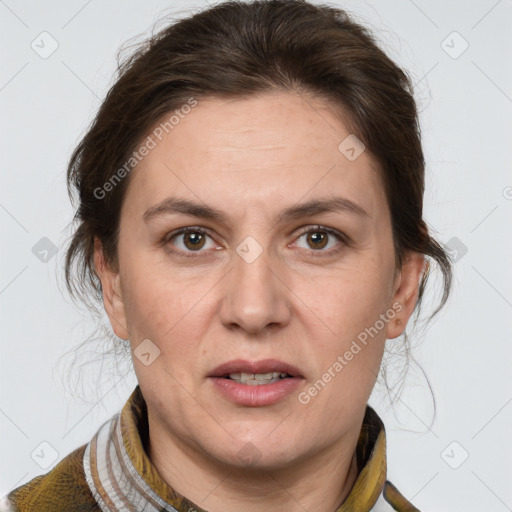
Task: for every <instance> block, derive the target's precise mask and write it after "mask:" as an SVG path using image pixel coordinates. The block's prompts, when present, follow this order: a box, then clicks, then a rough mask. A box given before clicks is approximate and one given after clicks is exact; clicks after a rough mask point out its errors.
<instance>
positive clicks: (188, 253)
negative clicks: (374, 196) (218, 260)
mask: <svg viewBox="0 0 512 512" xmlns="http://www.w3.org/2000/svg"><path fill="white" fill-rule="evenodd" d="M317 232H325V233H328V234H329V235H332V236H334V237H336V238H337V239H338V240H339V242H341V245H340V247H338V248H336V249H330V250H328V251H322V250H318V251H315V250H307V249H302V248H299V250H300V251H306V252H308V253H309V254H310V255H312V256H313V257H318V256H319V257H322V256H324V255H329V256H331V255H333V254H336V253H338V252H339V251H340V250H341V249H342V248H343V244H347V243H348V241H349V239H348V237H347V236H346V235H345V234H343V233H341V232H339V231H337V230H336V229H332V228H328V227H325V226H320V225H317V226H313V227H308V229H306V230H304V231H302V232H301V233H299V235H298V236H297V239H299V238H300V237H302V236H303V235H306V234H308V233H317ZM187 233H201V234H203V235H207V236H209V237H210V238H212V237H211V236H210V235H209V233H208V232H207V231H205V230H204V229H202V228H199V227H194V226H188V227H185V228H180V229H178V230H176V231H173V232H172V233H169V234H167V235H166V236H165V237H164V239H163V243H164V244H165V245H167V244H169V242H171V240H173V239H174V238H176V237H177V236H179V235H182V234H187ZM169 250H170V252H172V253H173V254H176V255H177V256H180V257H184V258H197V257H199V256H200V253H201V252H204V251H186V252H184V251H181V250H178V251H176V250H174V249H169ZM195 253H196V254H195Z"/></svg>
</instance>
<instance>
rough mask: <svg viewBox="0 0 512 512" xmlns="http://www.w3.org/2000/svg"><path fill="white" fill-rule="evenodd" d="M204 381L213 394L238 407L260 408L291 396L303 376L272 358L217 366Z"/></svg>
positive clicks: (296, 370)
mask: <svg viewBox="0 0 512 512" xmlns="http://www.w3.org/2000/svg"><path fill="white" fill-rule="evenodd" d="M208 381H209V382H210V383H211V384H212V386H213V388H212V389H214V390H215V392H216V393H219V394H220V395H221V396H222V397H224V398H225V399H227V400H228V401H230V402H232V403H234V404H236V405H238V406H244V407H263V406H269V405H272V404H275V403H277V402H280V401H281V400H284V399H285V398H287V397H290V396H292V395H293V393H295V392H297V390H298V389H299V387H300V386H301V385H303V383H304V376H303V375H302V374H301V372H300V371H299V369H298V368H296V367H295V366H292V365H291V364H288V363H285V362H283V361H278V360H276V359H265V360H263V361H245V360H242V359H237V360H234V361H229V362H227V363H224V364H221V365H220V366H217V368H215V369H214V370H213V371H212V372H211V373H210V374H209V375H208Z"/></svg>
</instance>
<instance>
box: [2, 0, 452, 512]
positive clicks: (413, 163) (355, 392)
mask: <svg viewBox="0 0 512 512" xmlns="http://www.w3.org/2000/svg"><path fill="white" fill-rule="evenodd" d="M68 179H69V186H70V189H73V188H74V189H76V191H77V192H78V195H79V200H80V203H79V208H78V211H77V220H78V221H79V225H78V227H77V230H76V232H75V233H74V237H73V239H72V242H71V244H70V246H69V248H68V253H67V261H66V277H67V280H68V285H69V287H70V289H71V290H73V289H75V290H82V291H83V290H86V289H87V285H89V290H90V292H91V293H93V294H94V293H96V294H97V296H98V297H99V298H101V299H102V300H103V303H104V307H105V311H106V313H107V315H108V317H109V319H110V323H111V325H112V329H113V331H114V332H115V334H116V335H117V336H118V337H119V338H121V339H122V340H129V344H130V347H131V351H132V356H133V364H134V370H135V373H136V376H137V380H138V386H137V387H136V389H135V390H134V391H133V393H132V395H131V396H130V398H129V400H128V401H127V403H126V405H125V406H124V408H123V410H122V412H121V413H120V415H116V416H114V417H113V418H112V419H111V420H110V421H108V422H107V423H105V424H104V425H103V426H102V427H101V428H100V429H99V430H98V433H97V434H96V436H95V437H94V438H93V439H92V440H91V441H90V442H89V443H88V444H86V445H84V446H82V447H80V448H78V449H77V450H75V451H74V452H72V453H71V454H69V455H68V456H67V457H65V458H64V459H63V460H62V461H61V462H60V463H59V464H58V465H57V466H56V467H55V468H54V469H53V470H52V471H50V472H49V473H48V474H47V475H42V476H39V477H37V478H35V479H33V480H32V481H31V482H29V483H27V484H25V485H23V486H21V487H19V488H18V489H16V490H14V491H13V492H11V493H10V495H9V501H10V505H9V506H10V507H11V510H20V511H22V512H24V511H36V510H37V511H50V510H52V511H53V510H66V511H89V510H90V511H97V510H102V511H114V510H133V511H135V510H136V511H153V510H178V511H193V510H205V511H206V510H207V511H210V512H217V511H235V510H237V511H238V510H243V511H244V512H251V511H256V510H258V511H261V510H264V511H273V510H287V511H295V510H297V511H299V510H300V511H303V510H321V511H333V512H334V511H349V510H350V511H352V510H356V511H369V510H372V511H379V512H381V511H390V510H398V511H410V510H417V509H416V508H415V507H414V506H413V505H412V504H411V503H409V502H408V501H407V500H406V499H405V498H404V497H403V496H402V495H401V494H400V492H399V491H398V490H397V488H396V487H394V486H393V485H392V484H391V483H390V482H388V481H387V480H386V446H385V430H384V426H383V424H382V421H381V420H380V418H379V417H378V415H377V414H376V412H375V411H374V410H373V409H372V408H370V407H369V406H368V405H367V401H368V397H369V395H370V393H371V390H372V388H373V386H374V384H375V381H376V377H377V374H378V372H379V368H380V364H381V360H382V356H383V352H384V348H385V343H386V340H391V341H388V343H393V341H392V340H393V339H395V338H398V337H399V336H401V335H402V334H404V330H405V328H406V325H407V323H408V321H409V319H410V318H411V316H412V314H413V312H415V311H417V310H418V307H419V304H420V302H421V297H422V294H423V290H424V287H425V284H426V280H427V276H428V265H429V261H430V260H433V261H435V262H436V263H437V264H438V266H439V268H440V270H441V271H442V273H443V276H444V294H443V298H442V300H441V304H440V305H439V307H441V306H442V305H443V304H444V302H445V301H446V298H447V295H448V292H449V287H450V279H451V273H450V272H451V270H450V262H449V259H448V257H447V255H446V254H445V252H444V250H443V249H442V247H441V246H440V245H439V244H438V243H437V242H436V241H435V240H434V239H433V238H432V237H431V236H430V234H429V232H428V229H427V226H426V224H425V222H424V220H423V218H422V202H423V201H422V199H423V190H424V158H423V153H422V147H421V140H420V135H419V128H418V121H417V113H416V106H415V102H414V99H413V96H412V92H411V86H410V82H409V80H408V78H407V76H406V75H405V73H404V72H403V71H402V70H401V69H399V68H398V67H397V66H396V65H395V64H394V63H393V62H392V61H391V60H390V59H389V58H388V57H387V56H386V55H385V54H384V53H383V52H382V51H381V50H380V49H378V47H377V46H376V44H375V43H374V41H373V39H372V37H371V35H370V34H369V33H368V32H367V31H366V30H365V29H364V28H363V27H361V26H360V25H358V24H356V23H354V22H353V21H352V20H351V19H350V17H349V16H347V15H346V13H344V12H343V11H341V10H338V9H335V8H331V7H326V6H325V7H322V6H315V5H312V4H309V3H308V2H305V1H301V0H274V1H256V2H251V3H238V2H227V3H223V4H220V5H217V6H215V7H212V8H210V9H208V10H205V11H203V12H200V13H198V14H195V15H194V16H192V17H190V18H187V19H184V20H181V21H179V22H177V23H174V24H172V25H171V26H169V27H167V28H166V29H165V30H163V31H162V32H160V33H159V34H157V35H156V36H155V37H153V38H152V39H151V40H150V41H149V42H148V44H147V45H146V46H144V47H143V48H141V49H140V50H139V51H138V52H137V53H136V54H135V55H134V56H133V57H132V58H131V59H129V60H128V61H127V62H125V63H124V64H123V65H122V66H121V67H120V76H119V78H118V80H117V82H116V83H115V85H114V86H113V87H112V89H111V90H110V91H109V93H108V95H107V97H106V99H105V101H104V102H103V104H102V106H101V108H100V111H99V113H98V114H97V117H96V119H95V120H94V123H93V124H92V126H91V128H90V129H89V131H88V133H87V134H86V135H85V137H84V138H83V140H82V141H81V142H80V144H79V146H78V147H77V148H76V150H75V152H74V154H73V155H72V158H71V161H70V164H69V169H68ZM74 287H75V288H74ZM438 309H439V308H438ZM436 312H437V310H436V311H435V312H434V314H435V313H436Z"/></svg>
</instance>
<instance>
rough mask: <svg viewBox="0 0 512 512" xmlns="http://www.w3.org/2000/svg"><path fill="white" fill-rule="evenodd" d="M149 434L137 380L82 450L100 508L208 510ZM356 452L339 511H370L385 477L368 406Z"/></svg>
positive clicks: (378, 433)
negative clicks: (169, 469)
mask: <svg viewBox="0 0 512 512" xmlns="http://www.w3.org/2000/svg"><path fill="white" fill-rule="evenodd" d="M148 433H149V428H148V418H147V407H146V402H145V400H144V397H143V396H142V392H141V390H140V387H139V386H138V385H137V387H136V388H135V390H134V391H133V393H132V394H131V396H130V398H129V399H128V401H127V402H126V404H125V405H124V407H123V409H122V411H121V413H120V414H117V415H116V416H114V417H113V418H112V419H111V420H109V421H107V422H106V423H104V424H103V426H102V427H101V428H100V429H99V430H98V432H97V434H96V435H95V436H94V438H93V439H92V440H91V442H90V443H89V444H88V445H87V448H86V450H85V453H84V471H85V475H86V479H87V483H88V484H89V488H90V489H91V492H92V494H93V495H94V497H95V498H96V501H97V502H98V504H99V505H100V507H101V509H102V511H103V512H110V511H117V510H120V509H121V510H124V508H122V507H127V508H126V510H132V509H133V507H134V506H135V507H136V508H135V509H133V510H138V511H143V512H153V511H155V512H157V511H160V512H163V511H171V512H172V511H174V512H189V511H191V510H195V511H197V512H204V511H203V510H202V509H200V508H198V507H197V506H195V505H194V504H193V503H192V502H189V501H188V500H187V499H186V498H185V497H183V496H181V495H180V494H178V493H177V492H176V491H174V490H173V489H172V488H171V487H170V486H169V485H168V484H167V483H166V482H165V481H164V480H163V479H162V477H161V476H160V474H159V473H158V471H157V469H156V468H155V466H154V465H153V464H152V462H151V461H150V460H149V457H148V455H147V451H146V447H147V446H148ZM356 456H357V464H358V468H359V475H358V477H357V479H356V481H355V483H354V485H353V487H352V489H351V491H350V493H349V495H348V496H347V498H346V499H345V500H344V501H343V504H342V505H341V506H340V507H339V508H338V509H337V511H336V512H348V511H352V510H358V511H361V512H364V511H370V510H371V509H372V507H373V505H374V504H375V503H376V501H377V499H378V498H379V496H380V494H381V493H382V489H383V487H384V483H385V481H386V434H385V430H384V425H383V423H382V421H381V419H380V418H379V416H378V415H377V413H376V412H375V411H374V410H373V409H372V408H371V407H370V406H366V411H365V416H364V420H363V424H362V427H361V432H360V434H359V439H358V442H357V448H356ZM116 507H117V508H116Z"/></svg>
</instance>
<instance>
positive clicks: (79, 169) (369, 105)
mask: <svg viewBox="0 0 512 512" xmlns="http://www.w3.org/2000/svg"><path fill="white" fill-rule="evenodd" d="M271 90H284V91H290V92H298V93H301V92H308V93H310V94H313V95H314V96H317V97H320V98H323V99H325V100H327V101H329V103H330V104H331V105H332V108H333V110H334V111H336V112H338V113H340V114H343V115H345V116H347V115H348V119H347V117H344V120H345V122H347V121H348V124H349V126H350V129H351V131H352V132H353V133H354V134H356V135H357V137H358V138H359V139H360V140H361V141H363V143H364V144H365V146H366V148H367V149H368V150H369V151H370V152H371V153H372V155H373V156H374V157H375V159H376V160H377V161H378V162H379V163H380V166H381V168H382V179H383V183H384V187H385V192H386V196H387V199H388V203H389V207H390V211H391V222H392V229H393V237H394V246H395V253H396V262H397V266H400V265H401V264H402V261H403V257H404V254H405V253H406V252H407V251H417V252H420V253H422V254H425V255H426V256H427V257H429V258H430V259H432V260H433V261H435V262H436V263H437V264H438V266H439V268H440V270H441V273H442V276H443V282H444V284H443V294H442V297H441V300H440V303H439V304H438V307H437V308H436V309H435V311H434V312H433V313H432V315H431V316H430V318H431V317H432V316H434V315H435V314H436V313H437V312H438V311H439V309H440V308H441V307H442V306H443V305H444V303H445V302H446V300H447V298H448V294H449V290H450V284H451V262H450V259H449V257H448V255H447V253H446V252H445V250H444V249H443V247H442V246H441V245H440V244H439V243H438V242H436V240H435V239H434V238H433V237H432V236H431V235H430V234H429V230H428V228H427V225H426V223H425V221H424V220H423V217H422V210H423V192H424V168H425V162H424V156H423V151H422V146H421V137H420V129H419V125H418V118H417V110H416V104H415V100H414V98H413V91H412V85H411V81H410V79H409V77H408V76H407V75H406V74H405V72H404V71H403V70H402V69H400V68H399V67H398V66H397V65H396V64H395V63H394V62H392V61H391V60H390V59H389V58H388V57H387V56H386V54H385V53H384V52H383V51H382V50H381V49H379V48H378V46H377V44H376V42H375V41H374V39H373V37H372V35H371V34H370V33H369V32H368V31H367V29H365V28H364V27H362V26H361V25H359V24H357V23H355V22H354V21H353V20H352V19H351V17H350V16H349V15H348V14H347V13H346V12H344V11H343V10H341V9H337V8H334V7H331V6H327V5H321V6H320V5H313V4H310V3H308V2H307V1H304V0H268V1H265V0H258V1H253V2H250V3H247V2H242V1H228V2H225V3H221V4H218V5H216V6H214V7H211V8H208V9H206V10H204V11H201V12H198V13H196V14H194V15H193V16H190V17H188V18H185V19H182V20H179V21H177V22H175V23H172V24H170V25H169V26H167V27H166V28H165V29H163V30H161V31H160V32H158V33H157V34H156V35H152V36H151V37H150V38H149V39H148V40H147V41H145V42H144V44H142V45H141V46H140V47H138V48H137V51H136V52H134V53H133V54H132V55H131V56H130V57H129V58H127V59H125V60H124V61H121V59H120V58H119V56H118V78H117V81H116V82H115V84H114V85H113V86H112V88H111V89H110V90H109V92H108V94H107V96H106V98H105V100H104V101H103V103H102V105H101V107H100V109H99V112H98V114H97V116H96V118H95V119H94V120H93V122H92V124H91V126H90V128H89V130H88V131H87V133H86V135H85V136H84V137H83V139H82V140H81V142H80V143H79V145H78V146H77V147H76V149H75V151H74V152H73V154H72V156H71V160H70V163H69V167H68V192H69V193H70V196H71V197H73V191H74V189H76V191H77V192H78V196H79V204H78V209H77V212H76V215H75V220H76V221H77V222H78V226H77V229H76V231H75V232H74V234H73V236H72V239H71V242H70V245H69V247H68V250H67V254H66V262H65V272H66V284H67V286H68V289H69V291H70V292H71V294H72V295H76V292H78V293H79V294H82V297H83V298H87V296H89V297H91V292H92V295H93V296H94V297H95V298H96V299H100V298H101V284H100V282H99V279H98V277H97V275H96V274H95V271H94V262H93V253H94V238H95V237H98V239H99V240H100V241H101V243H102V246H103V251H104V255H105V259H106V261H107V263H108V264H109V265H111V267H112V268H114V269H115V268H117V239H118V229H119V220H120V219H119V218H120V211H121V205H122V202H123V198H124V196H125V192H126V187H127V186H128V183H129V181H130V176H129V174H128V173H127V172H126V173H122V174H123V176H124V175H125V174H126V176H125V177H124V178H123V179H121V180H118V182H116V183H115V186H113V187H109V188H108V191H107V192H105V190H106V189H105V188H103V187H104V185H105V183H107V182H109V180H112V177H113V176H114V175H116V173H118V174H117V175H118V176H119V170H120V169H121V168H123V165H125V163H126V162H127V161H129V160H130V157H131V155H132V154H133V151H134V149H136V148H137V147H138V145H139V144H140V141H141V140H142V138H143V137H144V136H146V135H147V134H148V133H149V131H150V130H151V129H152V127H153V126H154V125H155V123H156V122H158V121H159V120H160V119H161V118H162V116H163V115H164V114H166V113H167V114H169V113H171V112H172V111H175V110H176V109H179V108H180V107H182V106H183V105H185V104H187V102H190V98H195V99H196V100H199V101H200V99H201V98H206V97H213V96H216V97H225V98H234V97H247V96H250V95H251V94H255V93H264V92H267V91H271ZM99 189H101V190H103V192H105V193H103V192H102V193H101V197H98V196H99V195H100V194H98V190H99ZM429 258H427V260H429ZM73 265H75V266H76V270H77V272H76V273H75V272H74V271H73ZM428 274H429V272H428V271H427V272H426V273H425V274H424V276H423V278H422V281H421V284H420V297H419V300H418V304H417V309H418V311H419V307H420V304H421V298H422V297H423V292H424V289H425V284H426V282H427V278H428ZM418 311H417V312H418Z"/></svg>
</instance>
